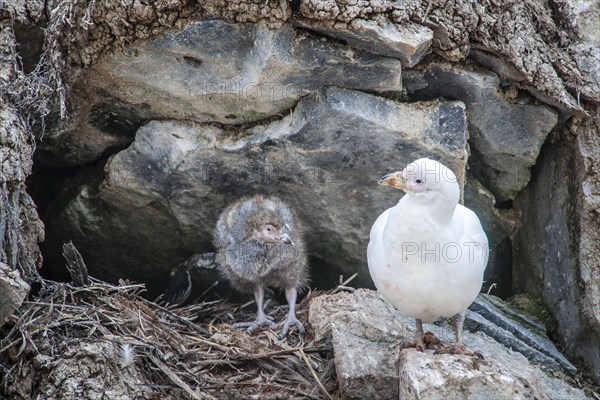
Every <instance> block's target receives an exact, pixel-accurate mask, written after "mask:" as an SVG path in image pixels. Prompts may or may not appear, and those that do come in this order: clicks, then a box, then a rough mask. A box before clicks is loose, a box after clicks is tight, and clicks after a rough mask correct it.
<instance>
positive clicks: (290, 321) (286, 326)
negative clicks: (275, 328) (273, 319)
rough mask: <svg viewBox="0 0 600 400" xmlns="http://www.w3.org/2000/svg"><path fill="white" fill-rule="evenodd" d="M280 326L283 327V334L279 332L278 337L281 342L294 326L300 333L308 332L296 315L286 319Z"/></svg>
mask: <svg viewBox="0 0 600 400" xmlns="http://www.w3.org/2000/svg"><path fill="white" fill-rule="evenodd" d="M280 325H282V328H281V332H279V335H277V338H278V339H279V340H281V339H283V338H284V337H285V335H287V333H288V331H289V329H290V328H291V327H292V326H294V325H295V326H296V327H297V328H298V333H300V334H304V332H305V331H306V330H305V329H304V325H303V324H302V322H300V321H299V320H298V318H296V316H295V315H288V316H287V317H286V319H285V320H283V321H282V322H281V323H280Z"/></svg>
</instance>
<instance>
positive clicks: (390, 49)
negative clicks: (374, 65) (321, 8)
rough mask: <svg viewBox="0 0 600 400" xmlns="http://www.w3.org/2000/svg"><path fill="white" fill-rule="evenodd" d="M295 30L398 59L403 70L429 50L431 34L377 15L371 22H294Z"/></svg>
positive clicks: (422, 29) (416, 62) (300, 20)
mask: <svg viewBox="0 0 600 400" xmlns="http://www.w3.org/2000/svg"><path fill="white" fill-rule="evenodd" d="M294 24H295V25H296V26H299V27H302V28H305V29H310V30H313V31H315V32H318V33H320V34H323V35H325V36H331V37H334V38H336V39H340V40H343V41H345V42H347V43H349V44H351V45H353V46H355V47H357V48H360V49H364V50H366V51H369V52H371V53H375V54H381V55H384V56H388V57H394V58H398V59H399V60H400V61H402V65H403V66H405V67H412V66H414V65H417V64H418V63H419V61H421V58H423V55H425V53H426V52H427V50H429V46H430V45H431V40H432V38H433V32H432V31H431V29H429V28H427V27H424V26H421V25H417V24H412V23H409V24H403V25H400V24H396V23H394V22H392V21H389V20H388V19H387V18H386V17H384V16H383V15H381V14H378V15H376V16H374V17H373V19H372V20H365V19H355V20H353V21H352V22H350V23H349V24H345V23H342V22H338V23H334V22H333V21H326V20H311V19H306V18H304V19H303V18H298V19H295V20H294Z"/></svg>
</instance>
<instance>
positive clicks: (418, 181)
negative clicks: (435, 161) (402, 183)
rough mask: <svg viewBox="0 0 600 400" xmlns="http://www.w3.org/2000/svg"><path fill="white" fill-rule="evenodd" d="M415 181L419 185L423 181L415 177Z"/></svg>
mask: <svg viewBox="0 0 600 400" xmlns="http://www.w3.org/2000/svg"><path fill="white" fill-rule="evenodd" d="M415 182H417V183H418V184H419V185H420V184H421V183H423V181H422V180H420V179H417V180H416V181H415Z"/></svg>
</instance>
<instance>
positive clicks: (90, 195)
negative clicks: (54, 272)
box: [46, 88, 467, 287]
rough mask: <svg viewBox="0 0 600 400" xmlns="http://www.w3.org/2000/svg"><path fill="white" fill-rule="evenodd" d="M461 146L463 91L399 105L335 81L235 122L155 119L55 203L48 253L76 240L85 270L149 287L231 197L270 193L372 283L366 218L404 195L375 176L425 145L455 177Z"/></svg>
mask: <svg viewBox="0 0 600 400" xmlns="http://www.w3.org/2000/svg"><path fill="white" fill-rule="evenodd" d="M465 145H466V121H465V110H464V105H463V104H462V103H460V102H446V103H440V102H437V101H435V102H425V103H414V104H403V103H395V102H393V101H389V100H384V99H382V98H379V97H376V96H373V95H369V94H365V93H362V92H357V91H351V90H344V89H336V88H328V89H325V90H323V91H320V92H318V93H317V94H314V95H311V96H308V97H306V98H305V99H303V100H301V101H300V103H299V104H298V106H297V107H296V108H295V109H294V110H293V113H290V114H289V115H287V116H285V117H284V118H282V119H281V120H278V121H274V122H271V123H270V124H267V125H259V126H255V127H252V128H249V129H247V130H242V131H236V130H227V129H223V128H218V127H214V126H206V125H204V126H203V125H199V124H195V123H191V122H187V123H186V122H176V121H152V122H150V123H148V124H146V125H145V126H144V127H142V128H141V129H140V130H139V132H138V133H137V135H136V139H135V141H134V142H133V143H132V145H131V146H130V147H129V148H127V149H126V150H124V151H121V152H120V153H118V154H116V155H115V156H113V157H112V158H111V159H110V160H109V162H108V163H107V164H106V166H105V176H106V177H105V179H104V180H103V181H102V183H101V184H100V185H99V186H97V187H94V186H92V185H85V186H81V187H79V189H77V191H76V194H75V196H74V197H72V198H70V199H68V200H66V201H64V200H63V202H60V201H58V202H56V204H54V205H53V206H52V212H51V213H50V214H51V215H50V216H49V218H50V219H51V220H52V223H48V226H49V229H50V230H52V233H51V234H49V235H48V237H49V238H50V242H48V243H47V245H48V246H49V247H48V251H47V252H46V254H48V256H49V257H51V254H56V253H58V251H57V250H58V246H59V244H61V243H62V241H66V240H73V242H74V243H75V245H76V246H77V248H78V249H79V250H80V251H81V253H82V254H83V256H84V259H85V260H86V262H87V263H88V267H89V268H90V272H91V273H92V274H94V275H99V276H100V277H102V278H106V279H109V278H110V279H114V278H116V277H119V276H124V275H127V276H130V277H131V278H133V279H137V280H143V281H146V282H152V281H153V282H155V285H152V284H151V286H154V287H156V284H157V282H162V283H164V279H165V277H166V274H167V273H168V271H169V270H170V269H171V267H173V266H174V265H176V264H178V263H179V262H181V261H183V260H184V259H186V258H188V257H189V256H190V255H192V254H195V253H199V252H202V251H207V250H210V249H211V240H212V232H213V229H214V224H215V223H216V220H217V218H218V216H219V213H220V212H221V211H222V209H223V208H224V207H225V205H226V204H228V203H230V202H232V201H234V200H236V199H237V198H239V197H241V196H243V195H251V194H254V193H265V194H268V195H277V196H280V197H281V198H283V199H284V200H285V201H286V202H287V203H289V204H290V205H291V206H292V207H293V208H294V209H295V210H296V212H297V213H298V215H299V217H300V218H301V219H302V221H303V223H304V225H305V226H306V227H307V235H306V236H307V237H306V240H307V247H308V249H309V253H310V255H311V256H313V257H315V258H316V259H318V260H321V261H323V262H325V263H326V264H328V265H331V266H333V268H334V270H335V271H334V272H332V275H331V276H335V278H336V280H337V274H344V275H345V276H350V275H352V274H353V273H355V272H358V273H359V277H358V278H357V281H356V282H357V284H361V285H370V284H371V281H370V278H369V277H368V273H367V271H366V268H365V263H364V261H365V257H366V254H365V251H366V247H367V243H368V236H369V230H370V227H371V225H372V224H373V222H374V221H375V219H376V218H377V216H378V215H379V214H380V213H381V212H383V211H384V210H385V209H386V208H389V207H391V206H393V205H394V204H395V203H396V202H397V201H398V199H399V198H400V197H401V195H402V193H401V192H400V191H397V190H392V189H389V188H383V187H380V186H378V185H377V180H378V178H379V177H381V176H382V175H383V174H385V173H387V172H391V171H395V170H399V169H401V168H403V165H405V164H407V163H409V162H411V161H413V160H414V159H416V158H419V157H423V156H428V157H432V158H437V159H440V160H441V161H442V162H444V163H445V164H446V165H449V166H450V167H451V168H452V169H453V170H454V171H456V174H457V176H458V177H459V180H460V183H461V185H462V183H463V182H464V171H465V163H466V156H467V154H466V149H465ZM105 249H113V251H112V252H111V253H109V254H107V253H106V250H105ZM126 270H127V271H126ZM323 273H325V271H323ZM331 283H332V282H330V284H331Z"/></svg>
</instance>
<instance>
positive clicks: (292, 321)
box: [278, 287, 304, 339]
mask: <svg viewBox="0 0 600 400" xmlns="http://www.w3.org/2000/svg"><path fill="white" fill-rule="evenodd" d="M297 297H298V291H297V290H296V288H295V287H289V288H286V289H285V298H286V299H287V302H288V305H289V306H290V309H289V311H288V313H287V317H286V318H285V320H284V321H283V327H282V328H281V332H280V333H279V335H278V337H279V339H283V338H284V337H285V335H287V333H288V330H289V329H290V327H291V326H293V325H296V326H297V327H298V332H300V333H304V325H302V322H300V321H299V320H298V318H296V298H297Z"/></svg>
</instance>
